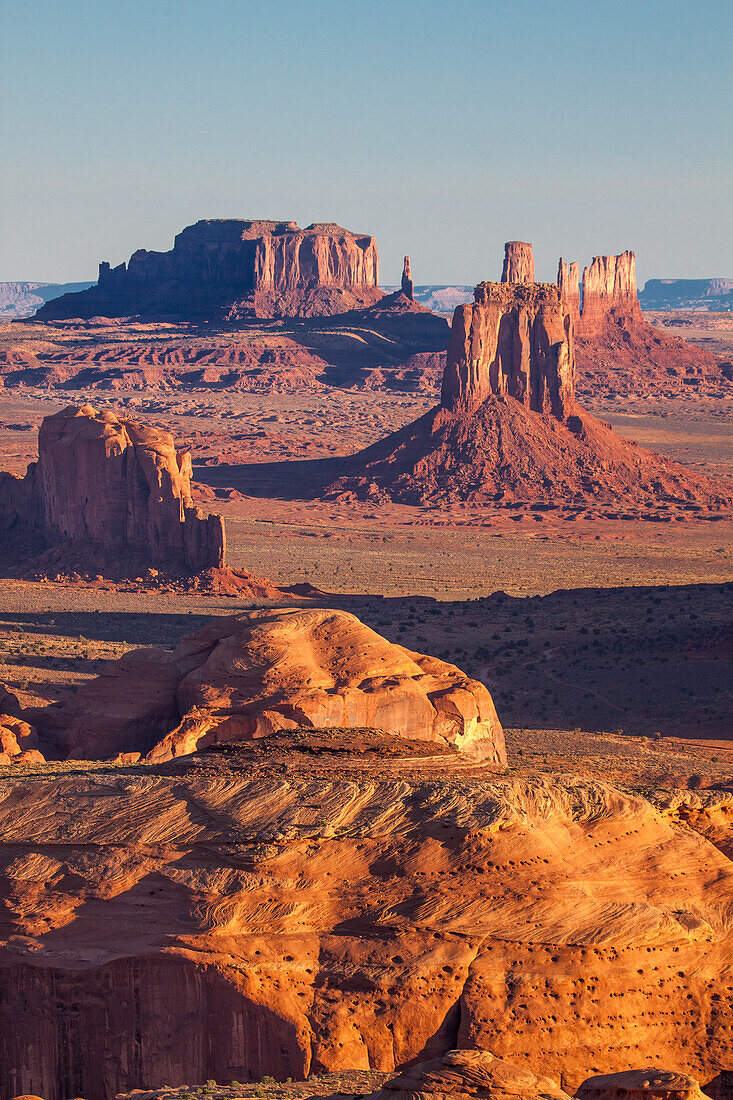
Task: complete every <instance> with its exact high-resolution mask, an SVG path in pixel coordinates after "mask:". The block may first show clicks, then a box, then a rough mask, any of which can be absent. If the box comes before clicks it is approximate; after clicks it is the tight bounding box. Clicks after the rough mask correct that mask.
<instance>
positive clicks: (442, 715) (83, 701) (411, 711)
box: [41, 608, 506, 766]
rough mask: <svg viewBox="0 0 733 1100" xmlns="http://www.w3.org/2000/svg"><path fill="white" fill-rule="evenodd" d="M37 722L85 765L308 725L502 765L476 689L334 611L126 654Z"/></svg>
mask: <svg viewBox="0 0 733 1100" xmlns="http://www.w3.org/2000/svg"><path fill="white" fill-rule="evenodd" d="M41 717H43V716H41ZM46 722H47V724H48V725H47V728H48V731H49V736H52V737H55V740H56V745H57V748H58V749H59V750H61V751H64V752H65V753H69V752H70V753H72V754H73V755H75V756H84V757H86V758H90V759H97V758H99V757H102V756H112V755H114V754H116V753H118V752H125V751H130V750H137V751H148V750H151V751H150V758H151V759H152V760H167V759H171V758H172V757H176V756H181V755H184V754H187V753H191V752H194V751H196V749H197V748H202V747H205V746H207V745H211V744H221V743H227V742H236V741H246V740H251V739H252V738H258V737H265V736H267V735H268V734H269V733H272V732H273V731H275V730H279V729H296V728H298V727H301V726H314V727H319V728H320V727H371V728H373V729H380V730H384V731H386V732H387V733H392V734H394V735H395V736H399V737H404V738H408V739H411V740H426V741H433V742H435V743H436V744H437V745H439V746H443V747H445V746H453V747H455V748H456V749H458V750H460V751H462V752H465V753H468V754H470V755H472V756H474V757H476V758H481V759H484V760H488V761H491V762H492V763H494V764H496V765H497V766H503V765H505V764H506V752H505V748H504V735H503V731H502V728H501V725H500V723H499V720H498V718H497V715H496V710H495V709H494V704H493V702H492V700H491V696H490V695H489V692H488V691H487V690H486V688H485V687H484V686H483V685H482V684H480V683H478V681H476V680H472V679H470V678H469V677H468V676H466V675H465V674H464V673H462V672H461V671H460V670H459V669H457V668H455V666H453V665H449V664H446V663H445V662H443V661H440V660H438V659H437V658H436V657H426V656H423V655H421V654H418V653H412V652H410V651H409V650H407V649H404V648H403V647H402V646H398V645H393V644H392V643H391V642H388V641H387V640H386V639H385V638H383V637H381V635H379V634H377V633H376V632H375V631H373V630H371V629H370V628H369V627H367V626H365V625H364V624H363V623H362V622H360V621H359V619H357V618H356V616H354V615H350V614H348V613H347V612H345V611H333V610H322V609H313V610H310V609H309V610H298V609H293V608H275V609H268V610H266V611H252V612H248V613H244V614H241V615H237V616H233V617H224V618H218V619H212V621H211V622H210V623H209V624H207V625H206V626H205V627H203V629H202V630H200V631H199V633H198V634H194V635H192V636H191V637H189V638H185V639H184V640H183V642H182V643H181V644H180V645H179V646H178V648H177V649H176V651H175V653H173V654H170V653H167V652H165V651H159V650H158V651H156V650H152V651H151V650H139V651H135V652H132V653H129V654H127V655H126V656H125V657H123V658H122V659H121V660H120V661H117V662H115V663H114V664H111V665H110V666H108V668H107V670H106V672H105V673H104V674H103V675H102V676H101V677H99V678H98V679H97V680H93V681H91V682H90V683H88V684H85V685H83V686H82V687H81V688H80V690H79V691H78V692H77V694H76V695H75V696H74V697H73V698H72V699H71V700H70V701H69V703H68V704H66V705H65V706H63V707H61V708H49V713H48V714H47V715H46ZM161 734H162V735H163V736H162V737H161ZM156 742H157V743H156Z"/></svg>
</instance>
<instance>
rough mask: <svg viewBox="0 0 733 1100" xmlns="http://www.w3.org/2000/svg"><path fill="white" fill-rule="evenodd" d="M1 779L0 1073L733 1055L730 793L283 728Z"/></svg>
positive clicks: (137, 1076) (140, 1075)
mask: <svg viewBox="0 0 733 1100" xmlns="http://www.w3.org/2000/svg"><path fill="white" fill-rule="evenodd" d="M263 744H266V742H264V743H263ZM0 795H2V798H1V799H0V837H1V838H2V840H1V842H0V860H1V861H2V876H0V892H1V893H2V897H3V901H4V917H3V921H2V925H1V926H0V937H1V938H0V990H1V993H2V995H1V997H0V1095H3V1096H12V1095H15V1094H16V1093H18V1092H19V1091H23V1090H30V1091H32V1092H35V1093H38V1094H39V1095H41V1096H44V1097H46V1098H47V1100H65V1098H66V1097H69V1096H84V1097H86V1098H87V1100H108V1097H109V1096H114V1095H115V1092H116V1091H118V1090H123V1089H125V1090H129V1089H132V1088H135V1087H140V1086H141V1085H142V1084H144V1085H146V1086H150V1087H153V1086H156V1085H160V1084H162V1083H163V1082H166V1081H168V1082H176V1081H180V1082H184V1081H185V1082H194V1081H198V1082H203V1081H206V1079H207V1078H208V1077H213V1078H215V1079H218V1080H227V1081H228V1080H231V1079H233V1078H236V1079H237V1080H240V1081H248V1080H255V1081H256V1080H259V1079H260V1078H261V1077H262V1076H263V1075H264V1074H272V1075H274V1076H275V1077H277V1078H279V1079H281V1080H284V1079H285V1078H287V1077H294V1078H299V1077H302V1076H304V1075H306V1074H307V1073H309V1072H315V1071H321V1070H328V1069H334V1068H355V1069H358V1068H367V1067H371V1068H373V1069H379V1070H384V1071H393V1070H394V1069H395V1068H396V1067H398V1066H402V1065H405V1063H407V1062H408V1061H410V1060H413V1059H415V1060H418V1061H424V1060H428V1059H432V1058H436V1057H440V1056H441V1055H443V1054H444V1053H445V1052H446V1051H450V1050H453V1049H455V1048H456V1047H462V1048H466V1047H468V1048H472V1047H479V1048H484V1049H490V1050H491V1051H492V1052H493V1054H494V1055H495V1056H496V1057H497V1058H499V1059H502V1060H503V1059H506V1060H508V1061H510V1062H513V1063H517V1064H519V1065H525V1064H526V1065H527V1066H529V1067H530V1068H531V1070H532V1072H533V1073H535V1074H546V1075H548V1076H549V1077H551V1078H553V1079H554V1080H560V1079H561V1075H562V1081H563V1083H564V1088H565V1089H566V1091H567V1092H568V1093H572V1092H573V1091H574V1089H575V1088H576V1087H577V1086H578V1085H579V1084H580V1082H582V1081H583V1080H585V1079H586V1078H587V1077H588V1075H589V1074H590V1073H608V1072H611V1071H613V1070H617V1069H618V1068H619V1066H634V1065H639V1064H643V1063H644V1062H651V1063H652V1064H656V1065H661V1066H665V1065H666V1066H674V1067H675V1068H676V1069H677V1070H678V1071H679V1072H681V1073H690V1074H693V1075H694V1076H695V1077H697V1078H698V1079H701V1080H709V1079H710V1078H711V1077H712V1076H713V1075H714V1074H715V1073H717V1072H718V1068H719V1066H721V1065H722V1066H725V1065H729V1064H730V1063H731V1058H733V1045H732V1040H731V1035H733V1030H731V1029H732V1025H733V1015H732V1014H731V1013H732V1009H731V1002H730V998H729V997H728V995H727V990H728V988H729V987H730V985H731V983H732V982H733V961H732V960H733V940H732V938H731V937H732V933H731V928H730V902H731V891H732V890H733V867H732V865H731V862H730V857H729V856H727V855H725V854H724V852H723V851H722V850H720V848H719V847H716V840H715V836H716V835H718V836H722V835H723V834H724V835H725V837H727V840H728V843H730V836H731V827H730V823H731V820H733V803H732V801H731V800H732V797H733V796H731V794H730V793H727V794H726V793H723V792H709V791H708V792H696V793H694V794H693V793H690V794H689V795H688V794H686V793H685V792H680V797H679V798H678V799H676V800H675V803H674V806H673V807H670V808H667V809H665V808H663V807H659V806H657V805H656V804H655V803H654V802H651V801H649V800H647V799H645V798H642V797H639V796H635V795H631V794H628V793H624V792H622V791H619V790H614V789H613V788H611V787H608V786H606V785H604V784H603V783H599V782H596V781H592V780H579V779H576V778H573V777H572V776H570V775H567V774H564V775H558V776H551V775H540V776H537V777H535V778H528V779H521V780H520V779H514V778H511V777H505V778H501V777H496V776H492V775H490V774H488V775H487V774H486V773H485V771H484V770H483V769H481V768H479V769H471V768H467V767H466V764H465V762H464V760H463V758H461V757H459V756H454V757H450V756H442V757H438V758H437V759H435V760H434V761H433V762H432V763H430V762H428V761H426V762H425V763H423V764H421V765H420V766H418V764H417V762H416V760H415V759H414V758H410V759H399V758H397V759H394V760H391V759H390V760H388V759H386V758H384V757H381V756H371V757H369V756H366V757H358V758H355V757H349V756H348V755H344V754H343V753H338V752H334V753H333V754H331V755H330V756H329V755H328V754H321V755H319V756H317V757H315V756H313V755H312V754H310V753H307V752H302V753H300V752H293V751H289V752H282V751H279V750H278V749H277V747H272V748H271V749H270V751H268V752H266V753H263V754H261V755H260V756H256V757H253V756H252V755H251V754H249V755H248V754H245V755H244V756H243V757H242V760H241V763H240V762H238V759H237V756H236V753H234V752H233V750H230V751H229V752H228V753H224V752H220V753H211V754H209V755H206V754H204V755H202V756H199V757H196V758H191V757H189V758H186V759H185V760H182V761H174V762H171V763H168V764H165V765H161V766H158V767H155V766H145V767H140V768H138V769H137V770H136V769H135V768H128V769H126V770H124V771H119V772H115V771H113V770H112V771H110V770H108V771H107V772H104V771H101V772H100V771H90V772H89V773H85V772H83V771H80V770H78V769H76V770H75V772H74V774H72V775H69V776H64V775H59V774H58V769H56V770H55V771H54V772H53V773H52V774H51V775H49V776H48V778H46V777H44V774H43V770H42V769H40V770H39V771H38V773H37V774H36V775H35V776H28V775H24V776H23V777H22V778H20V779H18V780H13V779H8V778H4V779H3V780H2V781H1V782H0ZM685 799H688V800H689V801H690V805H687V803H686V801H685ZM693 803H694V806H696V807H697V809H696V810H695V811H694V812H692V804H693ZM711 823H715V829H713V828H712V825H711ZM709 826H710V833H708V828H709ZM721 829H722V833H721V832H720V830H721ZM716 830H717V834H716ZM620 869H621V870H622V873H620ZM466 1076H467V1075H466ZM492 1087H496V1088H498V1087H499V1082H498V1081H495V1083H494V1085H492ZM539 1092H541V1093H544V1090H543V1089H542V1088H540V1089H539Z"/></svg>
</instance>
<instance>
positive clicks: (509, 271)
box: [501, 241, 534, 283]
mask: <svg viewBox="0 0 733 1100" xmlns="http://www.w3.org/2000/svg"><path fill="white" fill-rule="evenodd" d="M501 281H502V283H533V282H534V257H533V255H532V245H531V244H527V242H526V241H507V242H506V244H505V245H504V268H503V270H502V273H501Z"/></svg>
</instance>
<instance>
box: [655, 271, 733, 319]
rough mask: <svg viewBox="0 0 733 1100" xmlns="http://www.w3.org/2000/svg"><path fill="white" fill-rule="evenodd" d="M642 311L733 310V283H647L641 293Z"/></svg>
mask: <svg viewBox="0 0 733 1100" xmlns="http://www.w3.org/2000/svg"><path fill="white" fill-rule="evenodd" d="M639 304H640V305H641V308H642V309H650V310H652V309H659V310H666V309H695V310H704V311H710V310H712V311H717V310H720V311H722V312H726V311H728V310H731V309H733V279H647V281H646V283H645V284H644V289H643V290H642V291H640V292H639Z"/></svg>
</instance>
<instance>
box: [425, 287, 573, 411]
mask: <svg viewBox="0 0 733 1100" xmlns="http://www.w3.org/2000/svg"><path fill="white" fill-rule="evenodd" d="M474 297H475V299H476V300H475V302H474V303H473V304H467V305H462V306H458V307H457V309H456V311H455V313H454V314H453V325H452V328H451V336H450V342H449V344H448V355H447V361H446V367H445V372H444V374H443V386H442V393H441V403H442V405H443V406H444V408H448V409H452V408H457V407H459V406H460V407H461V408H464V409H468V408H477V407H478V406H479V405H481V404H482V403H483V402H484V401H485V400H486V399H487V398H488V397H489V396H490V395H492V394H494V395H496V396H498V397H502V396H509V397H513V398H514V399H515V400H517V401H518V402H519V403H520V404H522V405H524V406H526V407H527V408H529V409H532V410H533V411H535V412H540V413H552V415H553V416H555V417H557V418H558V419H559V420H564V419H565V418H566V417H567V416H568V414H569V413H570V412H571V411H572V409H573V404H574V386H575V358H574V351H573V333H572V325H571V323H570V322H569V320H568V318H567V314H565V312H564V310H563V307H562V303H561V299H560V293H559V290H558V288H557V287H555V286H553V285H552V284H550V283H532V284H525V283H510V284H507V283H490V282H486V283H480V284H479V285H478V286H477V287H476V289H475V291H474Z"/></svg>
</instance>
